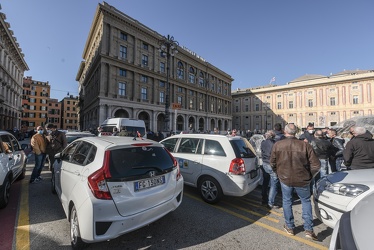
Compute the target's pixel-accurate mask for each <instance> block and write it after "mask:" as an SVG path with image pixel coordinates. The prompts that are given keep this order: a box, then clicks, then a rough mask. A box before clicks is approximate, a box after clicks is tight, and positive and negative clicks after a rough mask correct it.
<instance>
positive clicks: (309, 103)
mask: <svg viewBox="0 0 374 250" xmlns="http://www.w3.org/2000/svg"><path fill="white" fill-rule="evenodd" d="M308 107H309V108H311V107H313V99H309V100H308Z"/></svg>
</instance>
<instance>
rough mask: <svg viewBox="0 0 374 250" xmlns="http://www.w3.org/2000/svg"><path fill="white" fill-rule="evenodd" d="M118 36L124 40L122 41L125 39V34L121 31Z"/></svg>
mask: <svg viewBox="0 0 374 250" xmlns="http://www.w3.org/2000/svg"><path fill="white" fill-rule="evenodd" d="M120 38H121V39H122V40H124V41H127V34H126V33H123V32H121V34H120Z"/></svg>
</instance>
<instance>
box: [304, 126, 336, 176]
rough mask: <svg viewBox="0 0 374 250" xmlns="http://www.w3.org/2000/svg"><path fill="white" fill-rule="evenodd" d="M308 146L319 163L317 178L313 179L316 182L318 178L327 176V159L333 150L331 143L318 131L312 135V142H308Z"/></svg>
mask: <svg viewBox="0 0 374 250" xmlns="http://www.w3.org/2000/svg"><path fill="white" fill-rule="evenodd" d="M310 145H311V146H312V148H313V150H314V153H315V154H316V156H317V157H318V159H319V161H320V163H321V169H320V171H319V176H318V175H317V176H316V178H315V182H317V181H318V180H319V179H320V178H322V177H324V176H326V175H327V174H329V159H330V157H331V156H332V155H333V151H334V150H333V146H332V144H331V142H330V141H328V140H326V139H325V138H324V137H323V132H322V130H320V129H318V130H316V132H315V133H314V140H312V141H311V142H310Z"/></svg>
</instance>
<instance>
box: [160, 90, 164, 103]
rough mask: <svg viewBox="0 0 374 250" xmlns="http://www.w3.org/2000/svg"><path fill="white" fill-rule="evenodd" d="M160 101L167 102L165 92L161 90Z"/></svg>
mask: <svg viewBox="0 0 374 250" xmlns="http://www.w3.org/2000/svg"><path fill="white" fill-rule="evenodd" d="M159 102H160V103H165V93H164V92H160V100H159Z"/></svg>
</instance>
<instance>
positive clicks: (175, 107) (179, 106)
mask: <svg viewBox="0 0 374 250" xmlns="http://www.w3.org/2000/svg"><path fill="white" fill-rule="evenodd" d="M171 106H172V108H173V109H181V108H182V104H180V103H172V105H171Z"/></svg>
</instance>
